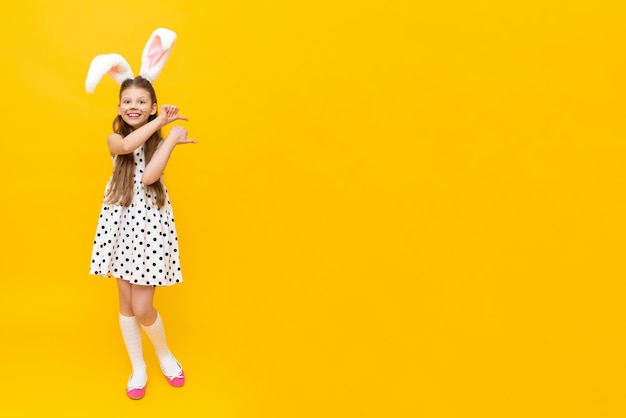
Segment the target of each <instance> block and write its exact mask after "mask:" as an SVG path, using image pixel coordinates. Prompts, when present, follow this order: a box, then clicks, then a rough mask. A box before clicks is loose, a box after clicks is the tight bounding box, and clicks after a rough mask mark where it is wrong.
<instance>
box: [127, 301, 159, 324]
mask: <svg viewBox="0 0 626 418" xmlns="http://www.w3.org/2000/svg"><path fill="white" fill-rule="evenodd" d="M133 302H134V301H133ZM132 307H133V314H134V315H135V317H136V318H137V320H138V321H139V322H140V323H141V324H142V325H149V324H151V323H153V322H154V320H155V319H156V310H155V309H154V308H153V307H152V305H146V304H142V303H133V305H132Z"/></svg>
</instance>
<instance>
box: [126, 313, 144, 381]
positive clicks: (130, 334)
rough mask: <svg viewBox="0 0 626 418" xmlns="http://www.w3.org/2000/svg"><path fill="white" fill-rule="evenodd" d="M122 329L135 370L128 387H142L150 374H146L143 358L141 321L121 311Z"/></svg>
mask: <svg viewBox="0 0 626 418" xmlns="http://www.w3.org/2000/svg"><path fill="white" fill-rule="evenodd" d="M120 329H121V330H122V338H123V339H124V344H125V345H126V351H128V357H129V358H130V364H131V366H132V368H133V372H132V374H131V375H130V378H129V379H128V387H129V388H142V387H144V386H145V385H146V382H147V380H148V375H147V374H146V363H145V361H144V359H143V351H142V347H141V327H140V326H139V321H137V318H135V317H134V316H124V315H122V314H121V313H120Z"/></svg>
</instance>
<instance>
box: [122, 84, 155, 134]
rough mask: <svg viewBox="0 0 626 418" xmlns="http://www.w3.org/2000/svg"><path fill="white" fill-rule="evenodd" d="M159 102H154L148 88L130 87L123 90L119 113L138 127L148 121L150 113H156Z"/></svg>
mask: <svg viewBox="0 0 626 418" xmlns="http://www.w3.org/2000/svg"><path fill="white" fill-rule="evenodd" d="M156 111H157V104H156V103H152V99H151V98H150V93H149V92H148V90H146V89H140V88H136V87H129V88H127V89H126V90H124V91H123V92H122V96H121V98H120V104H119V105H118V107H117V113H118V115H120V116H121V117H122V119H123V120H124V122H126V123H127V124H129V125H130V126H131V127H132V128H133V129H137V128H139V127H141V126H143V125H145V124H146V123H147V122H148V118H149V117H150V115H154V114H156Z"/></svg>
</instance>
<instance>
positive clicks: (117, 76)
mask: <svg viewBox="0 0 626 418" xmlns="http://www.w3.org/2000/svg"><path fill="white" fill-rule="evenodd" d="M174 41H176V33H174V32H172V31H171V30H169V29H164V28H159V29H156V30H155V31H154V32H152V35H151V36H150V39H148V42H147V43H146V46H145V47H144V48H143V53H142V54H141V69H140V70H139V75H140V76H142V77H143V78H145V79H147V80H148V81H150V82H151V83H152V82H154V80H155V79H156V78H157V77H158V76H159V74H160V73H161V70H162V69H163V66H164V65H165V62H166V61H167V59H168V58H169V56H170V53H171V52H172V47H173V46H174ZM107 73H109V74H110V75H111V77H113V79H114V80H115V81H116V82H117V83H118V84H122V83H123V82H124V81H125V80H127V79H129V78H134V75H133V70H131V68H130V65H128V62H127V61H126V60H125V59H124V57H122V56H121V55H119V54H102V55H98V56H96V57H95V58H94V59H93V60H92V61H91V65H90V66H89V71H88V72H87V79H86V80H85V89H86V90H87V93H93V92H94V90H95V89H96V86H97V85H98V83H99V82H100V80H102V77H104V75H105V74H107Z"/></svg>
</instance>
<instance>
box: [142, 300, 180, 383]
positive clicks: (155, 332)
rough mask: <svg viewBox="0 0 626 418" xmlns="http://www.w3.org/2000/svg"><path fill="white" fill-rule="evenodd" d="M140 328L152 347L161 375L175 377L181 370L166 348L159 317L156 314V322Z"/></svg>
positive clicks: (161, 322) (163, 330) (163, 331)
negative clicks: (157, 359)
mask: <svg viewBox="0 0 626 418" xmlns="http://www.w3.org/2000/svg"><path fill="white" fill-rule="evenodd" d="M141 327H142V328H143V330H144V331H145V332H146V335H147V336H148V338H149V339H150V342H151V343H152V345H153V346H154V351H155V352H156V355H157V357H158V358H159V364H160V365H161V370H162V371H163V374H165V375H166V376H169V377H172V376H177V375H178V374H179V373H180V372H181V370H182V368H181V365H180V364H179V363H178V361H176V358H175V357H174V355H173V354H172V352H171V351H170V349H169V347H168V346H167V341H166V339H165V329H164V327H163V321H161V315H160V314H159V313H158V312H157V318H156V321H154V323H153V324H152V325H148V326H145V325H142V326H141Z"/></svg>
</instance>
